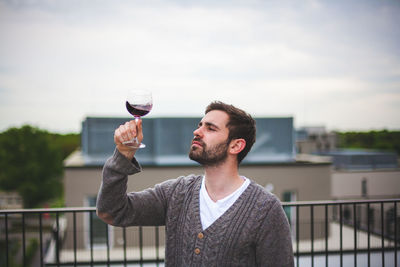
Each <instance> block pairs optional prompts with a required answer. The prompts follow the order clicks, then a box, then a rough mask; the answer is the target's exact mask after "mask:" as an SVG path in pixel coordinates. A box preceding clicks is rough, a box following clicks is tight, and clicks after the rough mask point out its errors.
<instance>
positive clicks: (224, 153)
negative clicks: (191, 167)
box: [189, 139, 229, 167]
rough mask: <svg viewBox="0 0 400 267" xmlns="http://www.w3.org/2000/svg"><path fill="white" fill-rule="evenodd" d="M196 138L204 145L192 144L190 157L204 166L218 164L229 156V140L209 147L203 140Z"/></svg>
mask: <svg viewBox="0 0 400 267" xmlns="http://www.w3.org/2000/svg"><path fill="white" fill-rule="evenodd" d="M195 140H196V141H198V142H200V143H201V145H202V146H201V147H198V146H191V148H190V151H189V158H190V159H191V160H194V161H196V162H198V163H200V164H201V165H203V166H204V167H212V166H218V165H219V164H221V163H223V162H224V161H225V160H226V158H227V157H228V146H229V141H224V142H222V143H219V144H217V145H215V146H213V147H210V148H208V147H207V145H206V144H205V143H204V142H202V141H201V140H198V139H195Z"/></svg>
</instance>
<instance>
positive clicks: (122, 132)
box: [114, 121, 136, 144]
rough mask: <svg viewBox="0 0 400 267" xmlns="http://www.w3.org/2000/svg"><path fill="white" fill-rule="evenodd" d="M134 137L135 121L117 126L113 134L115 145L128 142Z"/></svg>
mask: <svg viewBox="0 0 400 267" xmlns="http://www.w3.org/2000/svg"><path fill="white" fill-rule="evenodd" d="M135 136H136V123H135V121H128V122H126V123H125V124H123V125H121V126H119V127H118V128H117V129H116V130H115V132H114V142H115V144H122V143H123V142H125V141H130V140H132V139H133V138H134V137H135Z"/></svg>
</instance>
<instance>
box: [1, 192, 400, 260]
mask: <svg viewBox="0 0 400 267" xmlns="http://www.w3.org/2000/svg"><path fill="white" fill-rule="evenodd" d="M399 202H400V199H385V200H355V201H313V202H290V203H283V206H284V209H285V212H286V215H287V217H288V220H289V222H290V224H291V229H292V238H293V251H294V259H295V263H296V266H302V267H303V266H369V267H371V266H375V265H376V266H396V267H397V266H398V257H399V253H400V252H399V250H398V246H399V243H400V234H399V233H400V224H399V223H400V213H399V207H398V206H399V205H398V203H399ZM0 230H1V231H0V266H7V267H14V266H144V265H146V264H148V263H153V266H163V261H164V238H165V235H164V231H165V229H164V227H128V228H118V227H112V226H109V225H106V224H104V223H102V222H101V221H100V220H99V219H98V218H97V216H96V213H95V208H93V207H90V208H60V209H31V210H26V209H23V210H0ZM377 261H378V263H376V262H377ZM349 264H350V265H349Z"/></svg>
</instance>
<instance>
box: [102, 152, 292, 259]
mask: <svg viewBox="0 0 400 267" xmlns="http://www.w3.org/2000/svg"><path fill="white" fill-rule="evenodd" d="M140 170H141V168H140V166H139V164H138V162H137V161H136V160H135V159H133V160H132V162H130V161H129V160H127V159H126V158H125V157H124V156H123V155H121V154H120V153H119V152H118V151H117V150H116V151H115V152H114V155H113V156H112V157H111V158H109V159H108V160H107V162H106V164H105V165H104V169H103V182H102V185H101V187H100V191H99V195H98V198H97V209H98V211H100V212H107V213H109V214H111V215H112V217H113V225H115V226H133V225H143V226H145V225H147V226H149V225H165V226H166V252H165V264H166V266H185V267H186V266H207V267H208V266H218V267H220V266H273V267H277V266H285V267H286V266H294V263H293V251H292V242H291V235H290V230H289V224H288V221H287V219H286V216H285V214H284V211H283V209H282V206H281V204H280V202H279V200H278V199H277V198H276V197H275V196H273V195H272V194H270V193H268V192H267V191H265V190H264V189H263V188H262V187H261V186H259V185H257V184H256V183H255V182H253V181H251V183H250V185H249V186H248V187H247V189H246V190H245V191H244V192H243V193H242V195H241V196H240V197H239V199H237V201H236V202H235V203H234V204H233V205H232V206H231V207H230V208H229V209H228V210H227V211H226V212H225V213H224V214H223V215H222V216H221V217H219V218H218V219H217V220H216V221H215V222H214V223H213V224H212V225H211V226H210V227H208V228H207V229H205V230H203V229H202V225H201V222H200V210H199V190H200V186H201V179H202V176H196V175H189V176H186V177H183V176H182V177H179V178H177V179H174V180H168V181H165V182H163V183H161V184H158V185H156V186H155V187H154V188H151V189H147V190H144V191H141V192H130V193H126V190H127V179H128V175H130V174H134V173H137V172H139V171H140Z"/></svg>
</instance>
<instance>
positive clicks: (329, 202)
mask: <svg viewBox="0 0 400 267" xmlns="http://www.w3.org/2000/svg"><path fill="white" fill-rule="evenodd" d="M394 202H400V198H391V199H362V200H356V199H355V200H317V201H293V202H282V205H283V206H292V207H295V206H325V205H328V206H329V205H338V204H344V205H346V204H367V203H370V204H374V203H377V204H379V203H394Z"/></svg>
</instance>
